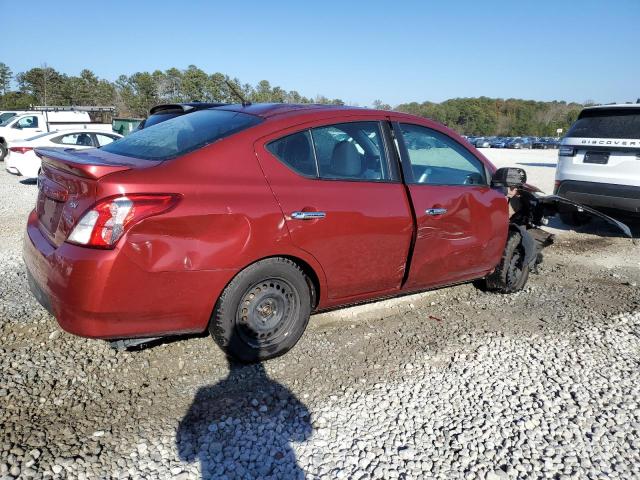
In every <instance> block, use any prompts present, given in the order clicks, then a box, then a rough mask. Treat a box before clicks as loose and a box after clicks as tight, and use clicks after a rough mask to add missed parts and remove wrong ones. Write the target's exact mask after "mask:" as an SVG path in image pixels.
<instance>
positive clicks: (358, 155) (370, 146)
mask: <svg viewBox="0 0 640 480" xmlns="http://www.w3.org/2000/svg"><path fill="white" fill-rule="evenodd" d="M256 152H257V155H258V159H259V160H260V164H261V165H262V168H263V170H264V172H265V175H266V177H267V180H268V182H269V184H270V185H271V188H272V189H273V192H274V194H275V196H276V198H277V200H278V202H279V203H280V206H281V208H282V211H283V213H284V217H285V221H286V222H287V226H288V229H289V232H290V235H291V239H292V241H293V242H294V243H295V244H296V246H297V247H299V248H301V249H303V250H305V251H307V252H308V253H310V254H311V255H313V256H314V257H315V258H316V260H318V262H319V263H320V264H321V265H322V268H323V270H324V273H325V275H326V278H327V284H328V296H329V298H331V299H338V298H347V297H354V296H358V295H363V294H367V293H372V292H383V291H393V290H395V289H398V288H400V284H401V282H402V279H403V275H404V270H405V264H406V260H407V256H408V252H409V246H410V243H411V238H412V229H413V223H412V216H411V210H410V206H409V203H408V200H407V197H406V193H405V190H404V186H403V185H402V183H401V182H400V181H399V175H398V174H397V173H394V169H393V168H392V164H391V162H390V161H389V156H390V152H389V149H388V148H387V143H386V142H385V140H384V138H383V130H382V126H381V124H380V123H379V122H378V121H369V120H367V121H352V122H347V123H333V124H327V122H324V124H320V125H310V126H309V127H308V128H306V129H301V128H300V127H297V128H296V129H289V130H286V131H283V132H280V133H278V134H273V135H271V136H269V137H266V138H263V139H261V140H260V141H258V142H257V143H256Z"/></svg>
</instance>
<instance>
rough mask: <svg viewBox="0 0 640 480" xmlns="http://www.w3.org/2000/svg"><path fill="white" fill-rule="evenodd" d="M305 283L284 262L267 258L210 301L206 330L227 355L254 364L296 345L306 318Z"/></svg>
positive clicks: (298, 272)
mask: <svg viewBox="0 0 640 480" xmlns="http://www.w3.org/2000/svg"><path fill="white" fill-rule="evenodd" d="M310 289H311V287H310V283H309V282H308V281H307V278H306V276H305V274H304V272H303V271H302V270H301V269H300V267H298V265H296V264H295V263H294V262H292V261H291V260H289V259H286V258H268V259H265V260H261V261H259V262H256V263H254V264H253V265H250V266H249V267H247V268H246V269H244V270H242V271H241V272H240V273H239V274H238V275H236V277H235V278H234V279H233V280H232V281H231V282H230V283H229V285H227V287H226V288H225V290H224V292H223V293H222V295H221V296H220V298H219V299H218V302H217V303H216V306H215V309H214V312H213V315H212V316H211V321H210V323H209V332H210V333H211V335H212V336H213V338H214V340H215V341H216V343H217V344H218V345H220V347H221V348H222V349H223V350H224V351H225V352H226V353H227V354H228V355H230V356H231V357H234V358H235V359H237V360H240V361H242V362H246V363H251V362H260V361H262V360H267V359H269V358H274V357H277V356H280V355H282V354H284V353H286V352H287V351H289V350H290V349H291V348H293V346H294V345H295V344H296V343H297V342H298V340H299V339H300V337H301V336H302V333H303V332H304V330H305V328H306V326H307V323H308V322H309V316H310V315H311V298H312V295H311V291H310Z"/></svg>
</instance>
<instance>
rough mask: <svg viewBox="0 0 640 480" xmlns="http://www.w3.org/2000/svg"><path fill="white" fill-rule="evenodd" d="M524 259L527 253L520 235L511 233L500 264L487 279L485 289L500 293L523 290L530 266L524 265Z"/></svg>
mask: <svg viewBox="0 0 640 480" xmlns="http://www.w3.org/2000/svg"><path fill="white" fill-rule="evenodd" d="M524 258H525V251H524V247H523V245H522V237H521V235H520V233H518V232H514V231H510V232H509V238H508V239H507V245H506V247H505V249H504V253H503V254H502V258H501V259H500V263H499V264H498V266H497V267H496V269H495V270H494V271H493V273H492V274H491V275H489V276H488V277H487V278H486V279H485V285H484V286H485V288H486V289H487V290H489V291H492V292H498V293H514V292H517V291H519V290H522V289H523V288H524V286H525V285H526V283H527V279H528V278H529V265H526V264H525V263H524Z"/></svg>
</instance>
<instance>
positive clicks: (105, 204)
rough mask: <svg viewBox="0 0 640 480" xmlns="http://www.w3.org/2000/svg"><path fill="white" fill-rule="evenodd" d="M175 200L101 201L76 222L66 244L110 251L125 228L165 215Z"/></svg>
mask: <svg viewBox="0 0 640 480" xmlns="http://www.w3.org/2000/svg"><path fill="white" fill-rule="evenodd" d="M179 198H180V197H179V196H178V195H173V194H166V195H165V194H161V195H153V194H132V195H127V196H118V197H111V198H107V199H104V200H101V201H100V202H98V203H97V204H96V205H94V206H93V208H92V209H91V210H89V211H88V212H87V213H85V214H84V215H83V216H82V218H80V221H79V222H78V223H77V224H76V226H75V227H74V228H73V230H72V231H71V234H70V235H69V238H68V239H67V241H68V242H69V243H75V244H77V245H84V246H87V247H95V248H113V247H115V245H116V243H117V242H118V240H120V238H121V237H122V235H124V233H125V232H126V230H127V229H128V228H130V227H131V226H133V225H135V224H136V223H138V222H139V221H140V220H142V219H144V218H147V217H150V216H152V215H158V214H160V213H165V212H167V211H168V210H170V209H172V208H173V207H174V206H175V205H176V203H177V202H178V199H179Z"/></svg>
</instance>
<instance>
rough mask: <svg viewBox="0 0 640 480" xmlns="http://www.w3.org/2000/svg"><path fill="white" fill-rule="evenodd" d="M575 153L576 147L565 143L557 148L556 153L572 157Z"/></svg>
mask: <svg viewBox="0 0 640 480" xmlns="http://www.w3.org/2000/svg"><path fill="white" fill-rule="evenodd" d="M575 154H576V149H575V148H573V147H568V146H565V145H560V149H559V150H558V155H560V156H561V157H573V156H574V155H575Z"/></svg>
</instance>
